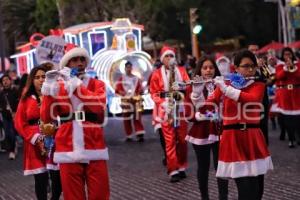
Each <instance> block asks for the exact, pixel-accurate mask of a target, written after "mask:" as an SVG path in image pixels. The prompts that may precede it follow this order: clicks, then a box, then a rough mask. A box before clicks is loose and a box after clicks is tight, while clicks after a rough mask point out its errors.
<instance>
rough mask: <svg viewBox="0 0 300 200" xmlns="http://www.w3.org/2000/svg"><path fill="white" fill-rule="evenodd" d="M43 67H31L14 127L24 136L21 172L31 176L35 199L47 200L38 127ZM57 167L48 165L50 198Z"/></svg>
mask: <svg viewBox="0 0 300 200" xmlns="http://www.w3.org/2000/svg"><path fill="white" fill-rule="evenodd" d="M46 71H47V70H46V69H45V67H44V66H43V65H41V66H38V67H35V68H33V69H32V70H31V72H30V75H29V77H28V80H27V83H26V86H25V88H24V90H23V94H22V97H21V101H20V103H19V106H18V110H17V113H16V124H15V125H16V129H17V130H18V132H19V134H20V135H21V136H22V137H23V138H24V161H23V164H24V175H34V180H35V194H36V197H37V199H38V200H47V186H48V171H47V168H48V166H47V164H48V163H47V155H45V154H44V153H45V149H44V146H43V143H42V142H43V133H42V132H41V129H40V128H39V120H40V104H41V101H42V99H43V96H42V94H41V88H42V84H43V82H44V80H45V73H46ZM58 169H59V168H58V166H57V165H55V164H54V163H53V164H52V165H51V167H50V178H51V189H52V197H51V199H52V200H58V199H59V197H60V194H61V183H60V176H59V171H58Z"/></svg>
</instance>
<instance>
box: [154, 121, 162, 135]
mask: <svg viewBox="0 0 300 200" xmlns="http://www.w3.org/2000/svg"><path fill="white" fill-rule="evenodd" d="M160 128H161V124H160V123H157V124H155V125H154V133H156V132H157V130H158V129H160Z"/></svg>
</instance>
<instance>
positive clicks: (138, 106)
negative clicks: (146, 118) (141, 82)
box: [132, 95, 144, 112]
mask: <svg viewBox="0 0 300 200" xmlns="http://www.w3.org/2000/svg"><path fill="white" fill-rule="evenodd" d="M132 99H133V103H134V108H135V111H136V112H143V111H144V105H143V101H144V99H143V98H142V96H141V95H137V96H133V97H132Z"/></svg>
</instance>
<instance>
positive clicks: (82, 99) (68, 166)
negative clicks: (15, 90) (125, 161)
mask: <svg viewBox="0 0 300 200" xmlns="http://www.w3.org/2000/svg"><path fill="white" fill-rule="evenodd" d="M89 61H90V58H89V56H88V52H87V51H86V50H85V49H84V48H79V47H76V46H74V45H72V44H68V45H66V48H65V55H64V56H63V58H62V59H61V61H60V64H59V67H60V70H59V71H57V70H52V71H49V72H47V73H46V79H45V82H44V84H43V87H42V93H43V94H44V95H45V96H44V100H43V102H42V106H41V119H42V121H43V122H45V123H48V122H49V121H51V120H53V119H56V118H58V119H60V120H58V121H59V123H60V125H59V127H58V130H57V132H56V135H55V144H56V149H55V152H54V161H55V162H57V163H59V165H60V175H61V182H62V189H63V196H64V199H65V200H77V199H78V200H82V199H99V200H107V199H109V180H108V170H107V164H106V160H108V151H107V148H106V145H105V142H104V136H103V128H102V126H101V124H102V122H103V119H104V112H105V108H106V93H105V85H104V83H103V82H102V81H99V80H97V79H94V78H89V77H88V76H86V75H85V74H84V71H85V68H86V67H87V65H88V63H89ZM59 77H60V78H59ZM86 192H87V194H85V193H86ZM86 196H87V197H86Z"/></svg>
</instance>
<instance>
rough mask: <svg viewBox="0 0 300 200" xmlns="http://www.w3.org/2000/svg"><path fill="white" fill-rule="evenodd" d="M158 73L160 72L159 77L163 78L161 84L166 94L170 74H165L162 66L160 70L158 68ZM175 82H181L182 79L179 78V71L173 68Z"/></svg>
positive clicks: (164, 68)
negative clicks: (162, 83)
mask: <svg viewBox="0 0 300 200" xmlns="http://www.w3.org/2000/svg"><path fill="white" fill-rule="evenodd" d="M160 69H161V70H160V72H161V76H162V78H163V82H164V90H165V91H166V92H168V91H169V88H170V86H169V77H170V73H167V71H166V67H165V66H164V65H163V66H162V67H161V68H160ZM174 70H175V80H176V81H179V82H182V77H181V74H180V71H179V69H178V68H177V67H175V69H174Z"/></svg>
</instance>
